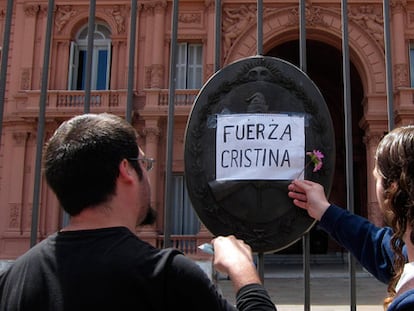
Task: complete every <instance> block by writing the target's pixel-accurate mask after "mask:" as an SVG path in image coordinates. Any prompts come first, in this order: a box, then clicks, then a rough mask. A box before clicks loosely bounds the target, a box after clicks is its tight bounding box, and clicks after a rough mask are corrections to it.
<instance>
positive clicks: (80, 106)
mask: <svg viewBox="0 0 414 311" xmlns="http://www.w3.org/2000/svg"><path fill="white" fill-rule="evenodd" d="M126 96H127V91H126V90H116V91H112V90H108V91H92V92H91V95H90V105H89V108H90V111H91V112H95V113H99V112H111V113H117V114H120V113H121V114H123V113H124V112H125V109H126ZM16 102H17V110H18V113H19V114H24V115H25V114H29V115H30V114H33V113H36V114H37V113H38V111H39V102H40V91H25V92H24V93H21V95H19V96H16ZM84 105H85V92H84V91H64V90H51V91H48V92H47V96H46V112H47V114H48V115H59V114H63V115H65V114H77V113H82V112H83V111H84Z"/></svg>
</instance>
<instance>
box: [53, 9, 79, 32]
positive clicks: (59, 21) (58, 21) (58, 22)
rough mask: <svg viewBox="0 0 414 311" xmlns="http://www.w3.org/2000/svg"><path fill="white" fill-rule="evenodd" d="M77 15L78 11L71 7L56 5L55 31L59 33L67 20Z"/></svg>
mask: <svg viewBox="0 0 414 311" xmlns="http://www.w3.org/2000/svg"><path fill="white" fill-rule="evenodd" d="M77 13H78V11H76V10H74V9H73V8H72V6H71V5H58V6H57V9H56V18H55V26H56V30H57V31H58V32H61V31H62V30H63V28H65V26H66V24H67V23H68V22H69V20H70V19H71V18H72V17H73V16H75V15H76V14H77Z"/></svg>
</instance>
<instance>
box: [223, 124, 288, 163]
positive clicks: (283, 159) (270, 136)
mask: <svg viewBox="0 0 414 311" xmlns="http://www.w3.org/2000/svg"><path fill="white" fill-rule="evenodd" d="M261 140H262V141H266V144H264V145H263V146H261V147H258V146H255V147H254V148H252V147H251V146H249V144H246V143H247V141H261ZM291 140H292V127H291V125H290V124H284V125H283V126H282V127H280V126H279V124H272V123H268V124H262V123H252V124H239V125H225V126H224V127H223V137H222V143H224V145H225V144H227V143H228V142H231V145H232V146H233V148H231V149H228V148H225V147H224V146H223V147H224V148H222V152H221V157H220V166H221V167H222V168H229V167H245V168H249V167H283V166H286V167H290V155H289V150H288V149H284V148H283V142H288V141H291ZM234 142H239V143H237V144H236V145H237V146H238V147H237V148H235V147H234ZM272 142H273V143H272ZM269 143H270V144H269Z"/></svg>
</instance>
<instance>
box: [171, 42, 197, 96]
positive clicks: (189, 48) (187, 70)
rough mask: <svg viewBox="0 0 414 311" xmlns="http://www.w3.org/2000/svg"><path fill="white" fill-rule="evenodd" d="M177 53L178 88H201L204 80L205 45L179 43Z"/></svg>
mask: <svg viewBox="0 0 414 311" xmlns="http://www.w3.org/2000/svg"><path fill="white" fill-rule="evenodd" d="M177 54H178V56H177V85H176V87H177V89H200V88H201V86H202V82H203V81H202V77H203V70H202V69H203V62H202V60H203V57H202V56H203V46H202V45H201V44H196V43H186V42H184V43H179V44H178V53H177Z"/></svg>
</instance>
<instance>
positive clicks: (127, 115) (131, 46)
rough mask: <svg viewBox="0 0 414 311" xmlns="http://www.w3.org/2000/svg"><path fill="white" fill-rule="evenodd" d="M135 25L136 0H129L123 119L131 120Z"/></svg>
mask: <svg viewBox="0 0 414 311" xmlns="http://www.w3.org/2000/svg"><path fill="white" fill-rule="evenodd" d="M136 26H137V0H131V25H130V27H131V28H130V31H129V35H130V38H129V59H128V90H127V103H126V104H127V105H126V113H125V119H126V120H127V121H128V122H129V123H131V122H132V104H133V103H132V99H133V89H134V67H135V41H136V40H135V36H136Z"/></svg>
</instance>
